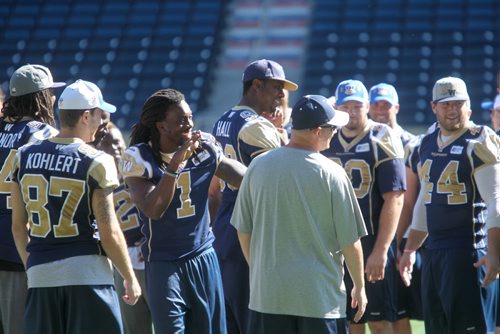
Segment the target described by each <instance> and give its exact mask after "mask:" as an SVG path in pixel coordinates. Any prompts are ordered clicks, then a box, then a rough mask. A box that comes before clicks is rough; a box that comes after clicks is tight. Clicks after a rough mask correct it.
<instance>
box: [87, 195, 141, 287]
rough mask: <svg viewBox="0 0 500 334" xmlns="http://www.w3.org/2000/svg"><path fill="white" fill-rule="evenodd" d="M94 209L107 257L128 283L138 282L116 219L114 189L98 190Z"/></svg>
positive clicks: (93, 200) (94, 197) (94, 198)
mask: <svg viewBox="0 0 500 334" xmlns="http://www.w3.org/2000/svg"><path fill="white" fill-rule="evenodd" d="M92 209H93V211H94V215H95V219H96V223H97V228H98V231H99V238H100V241H101V245H102V247H103V248H104V250H105V252H106V255H107V256H108V258H109V259H110V260H111V261H112V262H113V264H114V265H115V267H116V268H117V270H118V271H119V272H120V274H121V275H122V277H123V278H124V279H126V280H128V281H134V280H136V278H135V274H134V270H133V269H132V263H131V261H130V257H129V254H128V250H127V243H126V242H125V237H124V236H123V232H122V230H121V229H120V225H119V223H118V219H117V218H116V214H115V209H114V203H113V189H109V188H107V189H96V190H95V191H94V193H93V195H92Z"/></svg>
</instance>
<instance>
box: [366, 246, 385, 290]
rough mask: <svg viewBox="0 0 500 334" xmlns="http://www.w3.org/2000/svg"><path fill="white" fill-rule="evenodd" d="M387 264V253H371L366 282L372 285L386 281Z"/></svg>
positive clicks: (367, 264) (367, 262)
mask: <svg viewBox="0 0 500 334" xmlns="http://www.w3.org/2000/svg"><path fill="white" fill-rule="evenodd" d="M386 263H387V253H386V252H377V251H375V250H374V251H373V252H371V254H370V256H368V260H367V261H366V266H365V274H366V280H367V281H368V282H371V283H375V281H381V280H383V279H384V273H385V265H386Z"/></svg>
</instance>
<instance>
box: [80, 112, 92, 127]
mask: <svg viewBox="0 0 500 334" xmlns="http://www.w3.org/2000/svg"><path fill="white" fill-rule="evenodd" d="M89 117H90V110H85V111H84V112H83V114H82V116H81V118H82V121H83V123H84V124H88V123H89Z"/></svg>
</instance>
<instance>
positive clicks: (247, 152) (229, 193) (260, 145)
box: [212, 106, 281, 202]
mask: <svg viewBox="0 0 500 334" xmlns="http://www.w3.org/2000/svg"><path fill="white" fill-rule="evenodd" d="M212 134H213V135H214V137H215V138H216V139H217V141H218V142H219V143H220V144H221V146H222V149H223V150H224V155H225V156H226V157H228V158H232V159H235V160H238V161H240V162H241V163H243V164H244V165H245V166H248V165H249V164H250V162H251V161H252V159H253V158H255V157H256V156H258V155H259V154H261V153H263V152H265V151H268V150H270V149H273V148H276V147H280V146H281V140H280V137H279V134H278V132H277V130H276V128H275V127H274V125H273V124H272V123H271V122H269V121H268V120H267V119H265V118H264V117H262V116H259V115H258V114H257V113H256V112H255V111H254V110H252V109H250V108H249V107H246V106H236V107H234V108H233V109H231V110H228V111H226V112H225V113H224V115H222V116H221V117H220V118H219V120H218V121H217V122H216V123H215V125H214V128H213V130H212ZM237 194H238V193H237V190H236V189H235V188H233V187H231V186H230V185H227V184H225V183H223V186H222V199H223V200H226V201H233V202H234V201H235V200H236V196H237Z"/></svg>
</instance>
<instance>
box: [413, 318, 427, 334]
mask: <svg viewBox="0 0 500 334" xmlns="http://www.w3.org/2000/svg"><path fill="white" fill-rule="evenodd" d="M411 332H412V334H425V328H424V322H423V321H416V320H412V321H411Z"/></svg>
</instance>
